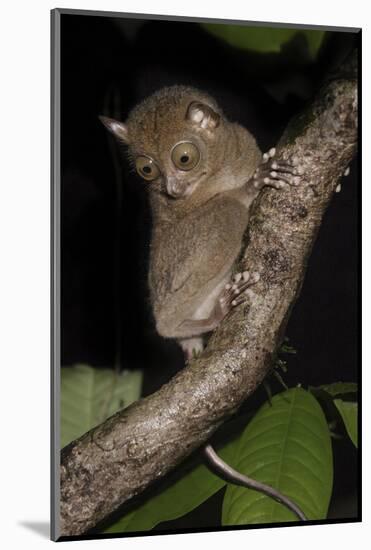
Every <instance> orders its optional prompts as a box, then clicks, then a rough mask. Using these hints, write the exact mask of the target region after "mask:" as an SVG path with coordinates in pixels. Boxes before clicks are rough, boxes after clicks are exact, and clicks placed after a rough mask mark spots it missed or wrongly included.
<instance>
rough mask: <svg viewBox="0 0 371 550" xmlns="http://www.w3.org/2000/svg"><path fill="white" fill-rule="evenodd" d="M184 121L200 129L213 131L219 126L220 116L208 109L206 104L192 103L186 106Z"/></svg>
mask: <svg viewBox="0 0 371 550" xmlns="http://www.w3.org/2000/svg"><path fill="white" fill-rule="evenodd" d="M186 119H187V120H190V121H191V122H193V124H195V125H197V126H199V127H200V128H206V129H208V130H214V128H216V127H217V126H219V122H220V115H219V114H218V113H216V112H215V111H214V110H213V109H212V108H211V107H209V105H206V103H201V102H199V101H192V103H190V104H189V106H188V109H187V114H186Z"/></svg>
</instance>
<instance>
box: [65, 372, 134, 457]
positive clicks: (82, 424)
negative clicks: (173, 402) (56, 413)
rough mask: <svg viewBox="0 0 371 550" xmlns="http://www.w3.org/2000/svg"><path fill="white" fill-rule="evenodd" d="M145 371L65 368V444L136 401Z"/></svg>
mask: <svg viewBox="0 0 371 550" xmlns="http://www.w3.org/2000/svg"><path fill="white" fill-rule="evenodd" d="M141 385H142V373H141V372H140V371H123V372H122V373H120V374H118V373H117V372H115V371H114V370H112V369H95V368H92V367H89V366H87V365H76V366H74V367H63V368H62V369H61V447H64V446H65V445H67V444H68V443H70V442H71V441H73V440H74V439H76V438H77V437H80V435H82V434H84V433H85V432H87V431H89V430H90V429H91V428H93V427H94V426H97V425H98V424H100V423H101V422H103V421H104V420H105V419H106V418H108V417H109V416H111V415H112V414H114V413H115V412H116V411H118V410H119V409H122V408H125V407H127V406H128V405H130V403H132V402H133V401H136V400H137V399H138V398H139V396H140V392H141Z"/></svg>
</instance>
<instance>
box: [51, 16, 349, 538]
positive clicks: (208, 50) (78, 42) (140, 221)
mask: <svg viewBox="0 0 371 550" xmlns="http://www.w3.org/2000/svg"><path fill="white" fill-rule="evenodd" d="M61 20H62V23H61V24H62V34H61V37H62V43H61V98H62V111H61V121H62V123H61V144H62V146H61V160H62V190H61V191H62V210H61V220H62V222H61V253H62V364H63V365H72V364H74V363H77V362H80V363H81V362H83V363H88V364H90V365H94V366H97V367H111V368H112V367H113V366H114V365H116V366H117V365H119V366H120V368H125V369H134V368H140V369H143V371H144V393H145V394H148V393H151V392H153V391H155V390H156V389H157V388H158V387H159V386H161V385H162V384H163V383H164V382H165V381H166V380H168V379H169V378H170V376H171V375H172V374H173V373H174V372H176V371H177V370H178V369H179V368H182V366H183V360H182V354H181V352H180V350H179V349H178V347H177V345H176V344H175V343H173V342H170V341H164V340H162V339H161V338H160V337H158V336H157V335H156V333H155V330H154V326H153V321H152V316H151V310H150V304H149V301H148V292H147V287H146V269H147V257H148V242H149V237H150V225H151V218H150V212H149V209H148V204H147V197H146V191H145V185H143V184H142V183H141V182H140V181H139V180H138V179H137V177H136V176H135V175H133V174H131V173H129V171H128V167H127V164H126V162H125V156H124V154H123V152H121V151H119V149H118V147H117V145H116V143H115V142H114V140H113V138H112V137H111V136H110V135H108V133H107V131H106V130H105V128H104V127H103V126H102V124H101V123H100V122H99V120H98V115H99V114H105V115H107V116H112V117H116V118H121V119H122V120H125V118H126V116H127V114H128V112H129V111H130V109H131V108H132V107H133V106H134V105H135V104H136V103H138V102H139V101H140V100H141V99H143V98H144V97H146V96H147V95H149V94H150V93H152V92H154V91H155V90H157V89H159V88H160V87H162V86H165V85H172V84H190V85H194V86H196V87H199V88H201V89H205V90H207V91H208V92H209V93H211V94H212V95H213V96H214V97H215V98H216V99H217V100H218V102H219V103H220V105H221V106H222V108H223V110H224V112H225V113H226V114H227V116H228V117H229V118H230V119H231V120H236V121H238V122H240V123H241V124H242V125H244V126H246V127H247V128H249V129H250V130H251V131H252V132H253V133H254V135H255V136H256V138H257V140H258V143H259V145H260V147H261V149H262V150H263V151H265V150H267V149H269V148H270V147H272V146H274V144H275V143H276V141H277V139H278V138H279V137H280V135H281V133H282V131H283V129H284V127H285V125H286V124H287V122H288V120H289V119H290V117H291V116H292V115H294V114H295V113H297V112H298V111H300V109H302V108H303V107H304V106H305V103H306V102H307V101H309V100H310V98H311V97H312V95H313V93H314V92H315V91H316V89H317V88H318V86H319V84H320V82H321V80H322V79H323V78H324V77H325V76H326V75H327V74H329V71H330V70H331V68H332V67H333V66H336V64H337V63H338V62H339V61H340V60H341V59H342V58H343V57H344V55H346V53H347V52H348V51H349V49H350V48H351V47H352V46H353V44H354V41H355V36H354V35H353V34H350V33H335V32H334V33H330V35H329V36H328V37H327V39H326V42H325V45H324V47H323V49H322V51H321V55H320V56H319V59H318V61H317V63H315V64H314V63H310V62H307V63H303V62H302V59H301V62H300V63H299V62H298V61H297V57H298V56H297V53H298V51H300V52H302V53H303V55H302V58H303V56H304V55H305V47H304V45H303V42H302V40H301V39H300V38H296V39H295V40H294V41H292V42H291V43H290V44H289V45H288V46H287V47H286V51H285V52H284V55H282V56H278V55H263V54H260V55H259V54H251V53H250V54H248V53H247V52H242V51H239V50H236V49H234V48H231V47H228V46H226V45H224V44H223V43H222V42H221V41H219V40H217V39H216V38H214V37H212V36H211V35H209V34H208V33H207V32H205V30H204V29H202V28H201V27H200V26H199V25H198V24H196V23H189V22H187V23H184V22H174V21H172V22H167V21H148V20H147V21H146V20H142V21H141V20H134V19H116V18H115V19H113V18H112V19H110V18H105V17H94V16H81V15H62V18H61ZM358 188H359V182H358V177H357V162H356V161H353V162H352V165H351V173H350V176H349V177H348V178H345V179H344V180H343V182H342V191H341V193H339V194H337V195H336V196H335V198H334V200H333V201H332V203H331V205H330V207H329V209H328V211H327V212H326V215H325V217H324V220H323V223H322V226H321V229H320V232H319V236H318V239H317V242H316V245H315V247H314V250H313V253H312V256H311V258H310V261H309V265H308V271H307V275H306V278H305V282H304V286H303V289H302V293H301V295H300V298H299V300H298V302H297V304H296V306H295V308H294V310H293V312H292V315H291V318H290V321H289V324H288V328H287V336H288V338H289V341H290V344H291V345H293V346H294V347H295V348H296V350H297V354H296V355H295V356H290V357H289V358H288V367H289V369H288V373H287V374H286V375H285V381H286V383H287V384H288V385H289V386H290V385H291V386H292V385H295V384H297V383H302V384H303V385H304V386H305V387H306V386H308V385H319V384H325V383H331V382H335V381H340V380H341V381H357V372H358V366H357V365H358V364H357V340H358V338H357V266H358V243H357V228H358V222H357V206H358V204H357V203H358V196H359V193H358V191H359V189H358ZM271 385H272V389H273V391H277V390H279V389H280V388H279V386H278V385H277V383H276V382H275V381H271ZM264 399H266V395H265V394H264V392H263V391H260V392H259V391H258V392H257V396H256V397H255V402H254V405H256V404H257V403H259V402H260V401H261V400H264ZM334 444H335V446H337V447H338V448H335V453H334V455H335V480H339V481H338V482H337V483H335V487H334V495H333V501H332V506H331V510H330V516H332V517H354V516H355V515H356V513H357V511H356V501H355V491H356V489H355V486H356V481H357V478H356V452H355V450H354V448H353V447H352V446H351V445H349V444H347V443H345V442H344V441H343V442H338V441H337V442H336V443H334ZM345 474H346V475H345ZM219 506H220V495H216V496H214V497H213V498H212V499H210V501H208V502H207V503H205V504H204V505H202V506H201V507H200V508H199V509H198V510H197V511H194V512H192V513H191V514H188V516H186V517H184V518H181V519H180V520H178V521H176V522H172V524H171V525H170V524H169V525H164V524H163V525H162V526H160V527H161V529H163V528H184V527H208V526H213V525H215V524H217V521H218V520H217V518H218V512H217V510H218V507H219Z"/></svg>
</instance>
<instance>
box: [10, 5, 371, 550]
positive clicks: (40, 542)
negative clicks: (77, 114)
mask: <svg viewBox="0 0 371 550" xmlns="http://www.w3.org/2000/svg"><path fill="white" fill-rule="evenodd" d="M71 4H72V5H71ZM55 7H66V8H75V9H95V10H106V11H107V10H109V11H121V12H134V13H153V12H155V13H159V14H164V15H186V16H192V17H215V18H221V19H228V18H229V19H235V20H238V19H240V20H250V21H251V20H256V21H276V22H289V23H301V24H319V25H332V26H352V27H363V28H364V29H365V31H364V46H363V58H364V65H366V63H367V62H368V65H369V59H368V55H367V53H368V52H369V51H370V40H369V34H368V32H367V26H368V23H370V18H369V16H368V14H367V13H366V9H367V3H366V2H364V1H361V0H353V1H352V3H351V4H349V3H346V4H345V3H344V4H340V3H333V2H331V3H330V2H328V3H325V2H323V0H321V1H318V0H312V1H311V2H308V3H303V2H296V1H295V2H294V1H285V0H280V2H277V1H274V0H265V2H264V3H261V2H256V3H250V2H249V3H243V2H241V0H228V2H225V3H222V2H218V3H216V2H213V1H212V0H208V1H204V2H202V3H201V2H199V1H198V0H187V2H184V3H174V2H171V1H163V0H161V1H160V0H156V1H152V2H150V1H142V0H135V1H134V0H126V1H125V2H122V1H117V0H116V1H113V0H107V1H105V2H103V1H97V0H89V1H80V2H78V3H77V5H76V4H73V3H72V2H68V3H66V2H61V3H59V4H57V5H55V4H54V3H53V2H49V1H47V0H45V1H44V0H38V1H37V2H29V1H26V0H19V1H18V2H14V3H11V2H7V3H5V5H4V6H2V14H1V32H0V39H1V48H0V52H1V57H2V59H1V85H0V93H1V103H0V105H1V112H2V117H1V136H2V141H1V151H2V153H3V154H2V161H1V163H0V165H1V166H0V170H1V173H0V193H1V197H0V239H1V243H0V245H1V246H0V250H1V271H0V273H1V285H0V293H1V294H0V310H1V327H0V328H1V332H0V334H1V336H2V338H1V345H0V353H1V355H0V357H1V362H0V367H1V368H2V375H3V379H2V392H1V399H0V402H1V407H2V410H1V412H2V420H3V423H2V425H3V428H2V434H1V435H2V452H1V455H0V456H1V469H0V471H1V472H2V473H4V474H5V475H4V476H2V482H1V498H0V502H1V512H2V513H1V518H2V533H1V537H2V544H3V545H4V547H5V548H18V547H27V548H30V549H33V548H37V549H39V548H42V547H44V546H45V545H51V544H54V543H52V542H50V541H49V540H48V539H47V538H46V537H45V536H41V535H40V534H39V531H40V526H41V530H43V531H44V532H46V529H45V524H47V523H48V521H49V362H50V349H49V336H50V321H49V295H50V283H49V265H50V252H49V244H50V243H49V200H50V196H49V181H50V163H49V67H50V54H49V51H50V50H49V44H50V41H49V37H50V26H49V24H50V23H49V22H50V13H49V10H50V9H52V8H55ZM369 80H370V78H369V71H367V67H366V66H365V67H364V71H363V82H364V93H363V97H365V98H369V97H371V90H370V82H369ZM364 103H366V101H365V102H364ZM363 115H364V116H363V118H364V121H365V122H364V148H365V150H366V151H370V143H369V141H367V140H366V138H368V137H369V130H368V128H367V126H368V127H369V123H370V118H369V116H368V115H369V107H368V106H367V105H366V104H364V105H363ZM366 121H367V123H368V124H366ZM77 131H78V128H77ZM367 158H368V156H367V155H366V158H365V160H364V175H363V181H364V182H370V181H371V179H370V177H368V176H369V175H370V174H369V168H368V166H367V163H366V161H367ZM369 188H370V186H369V185H366V183H365V185H364V196H363V204H364V205H367V204H370V201H369V200H368V199H369ZM369 217H370V216H366V215H365V216H364V219H365V232H364V242H366V243H367V242H370V239H368V238H367V237H369V231H370V229H369V225H368V222H367V218H369ZM364 253H365V256H364V271H365V274H364V277H365V280H369V278H368V277H367V275H368V265H369V263H368V260H369V257H368V254H367V250H365V251H364ZM369 305H370V297H369V293H368V292H367V288H365V291H364V312H365V319H364V330H365V332H366V331H367V328H368V327H367V317H366V313H367V312H368V311H370V310H371V308H370V307H369ZM364 340H365V341H367V337H366V335H365V337H364ZM364 353H365V360H364V364H365V368H364V372H363V375H364V379H363V388H364V392H363V393H364V400H363V404H364V428H365V429H364V434H363V442H364V451H365V453H364V464H365V465H366V464H367V463H368V462H369V460H368V457H369V437H367V432H369V430H368V429H367V428H368V426H367V424H368V423H367V419H368V418H370V417H371V416H370V414H368V413H369V405H368V400H367V395H366V391H365V390H366V389H367V388H368V387H370V385H369V383H368V382H369V380H370V376H369V374H368V372H369V368H367V366H368V365H369V364H370V361H367V359H368V358H369V357H368V351H367V349H365V350H364ZM369 493H370V476H369V475H368V473H367V471H366V468H364V494H365V499H364V518H365V524H363V525H362V524H345V525H327V526H317V527H310V528H299V527H298V528H289V529H283V528H280V529H265V530H256V531H237V532H233V533H231V532H218V533H208V534H204V533H203V534H190V535H183V536H181V535H174V536H161V537H148V538H145V537H144V538H143V537H142V538H136V539H128V538H126V539H114V540H110V541H107V540H105V541H84V542H70V543H67V544H68V545H69V547H71V546H72V547H73V546H74V545H77V544H80V545H82V544H83V545H84V547H85V548H89V547H93V546H94V547H97V546H98V547H99V546H101V547H103V545H104V547H106V545H107V544H109V545H110V546H111V547H114V546H115V545H116V546H117V547H118V545H120V546H121V547H122V545H123V544H124V545H125V546H126V547H127V548H133V549H134V548H139V547H140V548H147V547H148V548H150V549H156V548H164V549H167V548H173V546H174V544H176V545H177V547H179V548H180V549H182V548H186V547H187V548H188V546H189V545H190V544H193V545H194V544H199V545H200V546H201V545H205V544H206V545H210V544H213V545H215V546H216V547H219V546H220V547H223V546H228V545H231V544H234V545H235V546H236V547H239V546H244V545H246V544H249V546H250V547H253V546H254V545H256V546H259V547H262V548H265V547H266V546H267V547H268V546H269V547H277V546H278V547H281V546H282V548H285V549H290V548H295V549H296V548H298V547H299V548H300V549H301V550H305V549H307V548H308V549H309V548H310V549H311V550H312V548H313V545H314V544H317V543H318V544H319V545H321V547H322V546H323V547H326V546H330V545H332V544H333V545H335V546H336V547H337V549H339V550H340V549H342V548H344V549H347V550H348V548H349V546H350V545H357V546H360V547H361V548H362V547H364V544H363V542H362V540H361V538H365V539H366V535H367V534H368V531H369V521H368V520H369V516H370V513H369V506H368V500H369V499H368V498H367V494H369ZM30 524H32V526H31V527H30V526H28V527H27V525H30ZM38 524H39V530H38V527H37V525H38ZM43 525H44V527H43ZM174 537H175V538H174Z"/></svg>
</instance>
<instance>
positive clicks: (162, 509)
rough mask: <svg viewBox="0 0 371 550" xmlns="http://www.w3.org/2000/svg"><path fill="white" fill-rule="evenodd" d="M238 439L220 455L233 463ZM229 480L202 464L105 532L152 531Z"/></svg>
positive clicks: (196, 503)
mask: <svg viewBox="0 0 371 550" xmlns="http://www.w3.org/2000/svg"><path fill="white" fill-rule="evenodd" d="M235 443H236V441H231V442H230V443H227V444H226V445H225V446H224V447H223V448H222V449H219V450H218V454H219V455H220V456H221V458H223V460H225V461H227V462H230V461H231V458H232V455H233V454H234V446H235ZM225 484H226V482H225V481H224V480H223V479H221V478H219V477H218V476H216V475H215V474H214V473H212V472H211V470H209V469H208V468H207V467H206V466H204V465H203V464H202V465H199V466H196V467H195V468H193V469H192V470H191V471H190V472H188V473H186V474H185V475H183V476H182V477H181V478H180V479H179V480H177V481H176V482H174V483H173V484H172V485H171V486H170V487H168V488H167V489H165V490H162V491H161V492H160V493H159V494H156V495H155V496H153V497H151V498H149V499H147V500H146V501H145V502H143V503H142V504H140V505H139V506H137V507H136V508H135V509H134V510H133V511H131V512H129V513H128V514H126V515H125V516H123V517H122V518H121V519H120V520H118V521H117V522H116V523H114V524H113V525H111V526H110V527H108V528H107V529H106V530H105V532H106V533H122V532H129V531H144V530H149V529H152V528H153V527H155V526H156V525H158V524H159V523H161V522H163V521H169V520H172V519H176V518H179V517H181V516H184V514H187V513H188V512H190V511H191V510H193V509H194V508H196V507H197V506H199V505H200V504H202V502H204V501H205V500H207V499H208V498H209V497H211V496H212V495H213V494H214V493H216V492H217V491H219V490H220V489H221V488H222V487H224V485H225Z"/></svg>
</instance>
